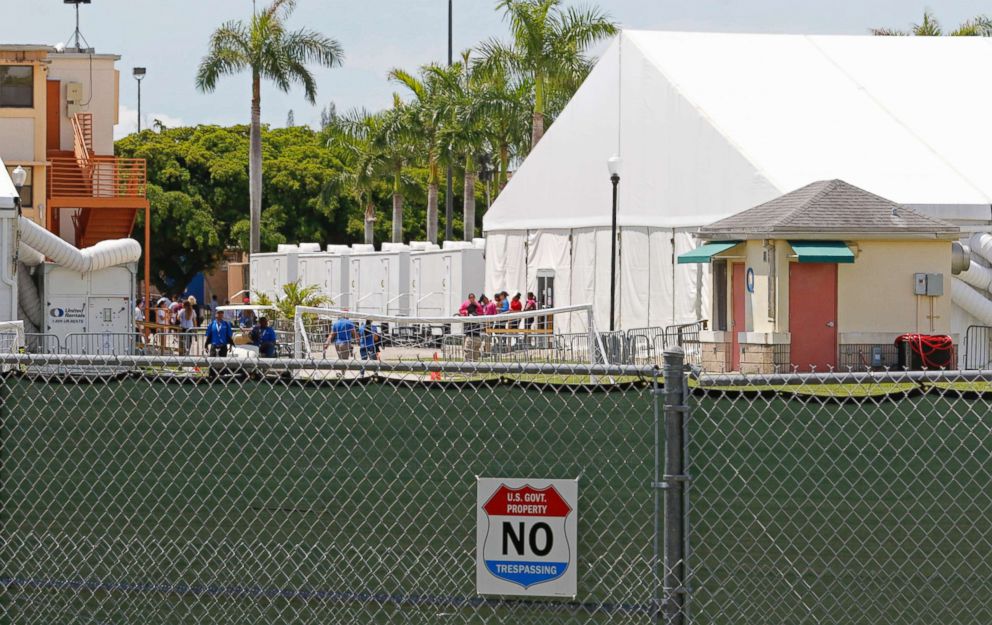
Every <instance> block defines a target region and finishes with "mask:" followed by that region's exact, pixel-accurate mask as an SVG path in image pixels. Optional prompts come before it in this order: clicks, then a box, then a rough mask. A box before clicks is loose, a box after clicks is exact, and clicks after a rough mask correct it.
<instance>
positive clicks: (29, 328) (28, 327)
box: [17, 305, 39, 334]
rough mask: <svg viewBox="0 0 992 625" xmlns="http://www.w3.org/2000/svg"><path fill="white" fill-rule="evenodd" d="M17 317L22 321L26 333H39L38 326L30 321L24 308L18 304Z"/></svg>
mask: <svg viewBox="0 0 992 625" xmlns="http://www.w3.org/2000/svg"><path fill="white" fill-rule="evenodd" d="M17 318H18V319H20V320H21V321H22V322H23V323H24V332H25V333H27V334H39V331H38V326H36V325H34V324H33V323H31V320H30V319H28V315H27V313H26V312H24V309H23V308H22V307H21V306H20V305H18V306H17Z"/></svg>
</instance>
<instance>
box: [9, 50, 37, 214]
mask: <svg viewBox="0 0 992 625" xmlns="http://www.w3.org/2000/svg"><path fill="white" fill-rule="evenodd" d="M42 54H43V53H42ZM0 64H3V65H34V107H33V108H0V157H3V160H4V164H5V165H7V166H9V167H16V166H17V165H21V166H22V167H24V168H28V167H31V168H33V169H32V171H33V179H32V184H33V196H34V202H33V205H32V206H30V207H25V208H24V216H25V217H28V218H29V219H33V220H35V221H38V222H40V221H41V214H42V212H43V210H44V206H45V196H46V189H45V185H46V182H47V178H48V177H47V173H46V170H45V160H46V154H45V79H46V78H47V73H46V71H45V65H43V64H41V63H40V62H34V61H31V60H22V61H16V60H10V59H0Z"/></svg>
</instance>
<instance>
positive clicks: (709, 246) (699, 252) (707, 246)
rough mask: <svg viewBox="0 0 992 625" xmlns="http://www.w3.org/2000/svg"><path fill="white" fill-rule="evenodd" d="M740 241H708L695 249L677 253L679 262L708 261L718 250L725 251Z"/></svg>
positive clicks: (681, 263) (683, 263)
mask: <svg viewBox="0 0 992 625" xmlns="http://www.w3.org/2000/svg"><path fill="white" fill-rule="evenodd" d="M740 243H741V242H740V241H710V242H709V243H704V244H702V245H700V246H699V247H697V248H696V249H694V250H692V251H690V252H686V253H685V254H680V255H679V264H680V265H685V264H688V263H708V262H710V261H711V260H713V257H714V256H716V255H717V254H719V253H720V252H726V251H727V250H729V249H730V248H732V247H735V246H737V245H740Z"/></svg>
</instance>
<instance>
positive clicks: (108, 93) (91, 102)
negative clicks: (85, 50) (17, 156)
mask: <svg viewBox="0 0 992 625" xmlns="http://www.w3.org/2000/svg"><path fill="white" fill-rule="evenodd" d="M49 59H50V61H51V65H50V66H49V70H48V77H49V79H50V80H59V81H61V82H62V86H61V89H60V91H61V93H60V95H59V97H60V98H61V102H60V103H59V111H60V113H61V116H62V128H61V135H62V137H61V146H60V147H61V148H62V149H63V150H71V149H72V125H71V123H70V121H69V117H67V116H66V107H65V88H66V83H69V82H78V83H80V84H82V86H83V107H82V111H83V112H88V113H93V151H94V152H96V153H97V154H99V155H107V156H109V155H112V154H113V153H114V124H115V123H116V121H117V108H118V102H117V99H118V95H117V94H118V84H117V83H118V73H117V70H116V69H114V63H115V62H116V57H113V56H106V55H102V56H94V57H93V58H92V65H91V59H90V57H89V56H88V55H86V54H52V55H50V57H49Z"/></svg>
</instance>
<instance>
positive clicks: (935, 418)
mask: <svg viewBox="0 0 992 625" xmlns="http://www.w3.org/2000/svg"><path fill="white" fill-rule="evenodd" d="M691 383H692V388H691V398H690V402H689V403H690V407H691V413H690V414H691V416H690V417H689V419H688V422H689V427H688V436H687V441H686V443H687V454H688V461H687V472H688V474H689V475H690V476H691V480H692V481H691V487H690V488H689V496H688V501H689V503H690V505H691V508H690V509H689V512H688V515H687V518H688V530H687V534H686V540H687V544H688V545H689V546H690V548H691V551H690V553H689V555H688V560H687V563H688V567H687V568H688V571H687V584H688V586H689V588H690V589H691V591H692V592H691V595H690V599H689V606H690V614H691V615H692V622H697V623H707V624H739V623H758V622H760V623H782V624H785V623H790V624H793V623H808V624H817V625H819V624H836V623H845V624H851V625H853V624H857V625H878V624H885V625H904V624H905V625H909V624H917V623H920V624H922V623H958V624H974V625H978V624H980V623H990V622H992V559H990V557H989V556H990V554H992V413H990V410H989V408H990V401H989V400H990V399H992V374H990V373H989V372H984V373H978V372H899V373H895V372H893V373H885V372H883V373H863V374H844V375H823V374H816V375H785V376H768V377H759V376H747V377H743V376H732V375H725V376H701V377H700V378H698V379H693V380H692V381H691Z"/></svg>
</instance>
